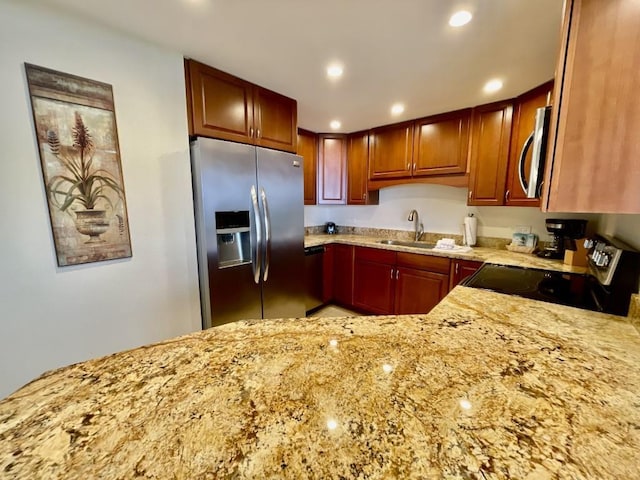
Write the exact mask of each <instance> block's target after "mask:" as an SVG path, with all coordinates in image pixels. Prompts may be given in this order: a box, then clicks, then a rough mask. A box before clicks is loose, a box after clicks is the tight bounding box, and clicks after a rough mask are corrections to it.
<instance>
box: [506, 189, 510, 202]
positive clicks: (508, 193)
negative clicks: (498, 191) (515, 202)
mask: <svg viewBox="0 0 640 480" xmlns="http://www.w3.org/2000/svg"><path fill="white" fill-rule="evenodd" d="M509 195H511V190H507V193H505V194H504V201H505V202H508V201H509Z"/></svg>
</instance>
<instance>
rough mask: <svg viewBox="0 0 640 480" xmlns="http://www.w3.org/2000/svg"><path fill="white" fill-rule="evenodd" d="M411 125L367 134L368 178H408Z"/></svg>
mask: <svg viewBox="0 0 640 480" xmlns="http://www.w3.org/2000/svg"><path fill="white" fill-rule="evenodd" d="M412 150H413V123H412V122H411V123H401V124H396V125H389V126H386V127H380V128H376V129H374V130H371V132H370V134H369V178H370V179H384V178H397V177H410V176H411V164H412Z"/></svg>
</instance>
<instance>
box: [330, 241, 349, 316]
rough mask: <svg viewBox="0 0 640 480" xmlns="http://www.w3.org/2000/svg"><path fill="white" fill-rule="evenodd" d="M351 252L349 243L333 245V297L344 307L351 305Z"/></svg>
mask: <svg viewBox="0 0 640 480" xmlns="http://www.w3.org/2000/svg"><path fill="white" fill-rule="evenodd" d="M353 254H354V247H353V246H351V245H340V244H335V245H333V299H334V300H335V301H336V303H339V304H340V305H344V306H345V307H350V306H352V305H353Z"/></svg>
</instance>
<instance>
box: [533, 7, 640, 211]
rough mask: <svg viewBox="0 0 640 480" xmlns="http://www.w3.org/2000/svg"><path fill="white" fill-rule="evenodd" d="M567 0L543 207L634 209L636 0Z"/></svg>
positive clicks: (637, 182) (639, 151) (639, 182)
mask: <svg viewBox="0 0 640 480" xmlns="http://www.w3.org/2000/svg"><path fill="white" fill-rule="evenodd" d="M638 7H639V5H638V1H637V0H608V1H606V2H603V1H602V0H568V1H567V3H566V5H565V19H564V23H563V46H562V51H561V53H560V63H559V65H558V69H557V72H558V84H557V85H556V91H555V94H554V101H553V110H552V116H551V136H550V144H549V148H548V149H547V164H546V167H547V168H546V169H545V183H544V185H543V187H544V188H543V200H542V208H543V210H547V211H551V212H560V211H561V212H599V213H640V195H639V194H638V187H639V186H640V133H639V132H640V102H638V100H637V99H638V92H640V36H639V35H640V34H639V32H640V8H638Z"/></svg>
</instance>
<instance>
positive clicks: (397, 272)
mask: <svg viewBox="0 0 640 480" xmlns="http://www.w3.org/2000/svg"><path fill="white" fill-rule="evenodd" d="M399 277H400V270H396V280H398V278H399Z"/></svg>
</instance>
